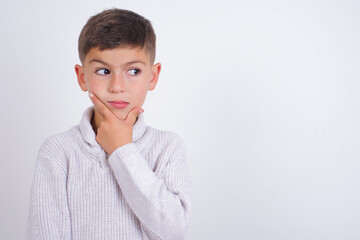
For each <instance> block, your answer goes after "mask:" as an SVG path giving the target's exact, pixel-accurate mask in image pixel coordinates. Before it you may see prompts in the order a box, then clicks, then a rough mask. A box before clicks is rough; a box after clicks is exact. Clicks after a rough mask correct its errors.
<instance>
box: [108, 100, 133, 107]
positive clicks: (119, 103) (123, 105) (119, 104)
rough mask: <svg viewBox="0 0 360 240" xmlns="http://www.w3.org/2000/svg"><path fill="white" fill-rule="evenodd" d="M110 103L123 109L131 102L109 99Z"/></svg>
mask: <svg viewBox="0 0 360 240" xmlns="http://www.w3.org/2000/svg"><path fill="white" fill-rule="evenodd" d="M109 103H110V105H111V106H113V107H114V108H118V109H123V108H126V107H127V106H128V105H129V103H128V102H125V101H122V100H120V101H109Z"/></svg>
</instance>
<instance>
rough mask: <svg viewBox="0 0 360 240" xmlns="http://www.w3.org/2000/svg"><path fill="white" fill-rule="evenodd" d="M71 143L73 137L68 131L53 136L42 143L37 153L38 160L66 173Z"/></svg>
mask: <svg viewBox="0 0 360 240" xmlns="http://www.w3.org/2000/svg"><path fill="white" fill-rule="evenodd" d="M73 143H74V137H73V135H72V134H71V133H70V130H67V131H64V132H61V133H56V134H53V135H51V136H49V137H47V138H46V139H45V140H44V141H43V142H42V144H41V146H40V149H39V151H38V159H43V160H45V161H48V162H49V164H54V165H57V166H58V167H59V168H61V170H62V171H64V172H66V169H67V165H68V161H67V160H68V158H69V155H70V154H69V153H70V149H71V146H72V145H73Z"/></svg>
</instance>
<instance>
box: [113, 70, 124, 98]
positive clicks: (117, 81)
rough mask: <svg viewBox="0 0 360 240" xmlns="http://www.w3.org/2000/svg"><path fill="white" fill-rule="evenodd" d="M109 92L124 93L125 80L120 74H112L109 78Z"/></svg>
mask: <svg viewBox="0 0 360 240" xmlns="http://www.w3.org/2000/svg"><path fill="white" fill-rule="evenodd" d="M109 91H110V92H114V93H118V92H124V91H125V79H124V76H123V75H122V74H121V73H119V74H112V76H111V78H110V84H109Z"/></svg>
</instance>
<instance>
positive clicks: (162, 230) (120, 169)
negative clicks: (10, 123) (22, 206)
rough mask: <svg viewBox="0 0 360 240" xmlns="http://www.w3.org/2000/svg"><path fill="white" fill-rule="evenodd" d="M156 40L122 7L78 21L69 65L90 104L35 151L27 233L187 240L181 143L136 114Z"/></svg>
mask: <svg viewBox="0 0 360 240" xmlns="http://www.w3.org/2000/svg"><path fill="white" fill-rule="evenodd" d="M155 39H156V37H155V34H154V31H153V28H152V26H151V23H150V22H149V21H148V20H147V19H145V18H143V17H142V16H140V15H138V14H136V13H134V12H131V11H127V10H121V9H111V10H105V11H103V12H101V13H100V14H97V15H95V16H93V17H91V18H90V19H89V20H88V22H87V23H86V25H85V26H84V28H83V30H82V31H81V34H80V37H79V57H80V61H81V63H82V66H80V65H76V66H75V71H76V75H77V80H78V83H79V85H80V87H81V89H82V90H83V91H88V92H89V96H90V99H91V101H92V103H93V105H94V106H91V107H89V108H87V109H86V110H85V112H84V114H83V116H82V119H81V121H80V123H79V125H76V126H73V127H72V128H71V129H70V130H68V131H66V132H63V133H59V134H56V135H53V136H51V137H49V138H48V139H46V140H45V141H44V142H43V144H42V146H41V148H40V150H39V152H38V156H37V164H36V167H35V172H34V178H33V183H32V184H33V185H32V188H31V200H30V201H31V202H30V208H29V219H28V229H27V238H28V239H37V240H39V239H47V240H49V239H73V240H75V239H89V240H94V239H106V240H108V239H124V240H130V239H184V238H185V234H186V231H187V228H188V224H189V219H190V216H191V196H190V180H189V175H188V168H187V162H186V160H185V148H184V143H183V141H182V140H181V138H180V137H179V136H177V135H176V134H174V133H171V132H167V131H161V130H157V129H154V128H151V127H148V126H146V125H145V122H144V117H143V115H142V114H141V113H142V112H143V110H142V108H141V107H142V105H143V103H144V101H145V97H146V93H147V91H151V90H153V89H154V88H155V86H156V84H157V81H158V77H159V73H160V69H161V65H160V63H157V64H154V60H155Z"/></svg>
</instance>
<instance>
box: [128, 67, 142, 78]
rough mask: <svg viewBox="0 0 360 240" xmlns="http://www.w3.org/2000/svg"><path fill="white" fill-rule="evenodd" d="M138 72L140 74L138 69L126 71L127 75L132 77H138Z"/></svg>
mask: <svg viewBox="0 0 360 240" xmlns="http://www.w3.org/2000/svg"><path fill="white" fill-rule="evenodd" d="M140 72H141V70H140V69H137V68H134V69H130V70H129V71H128V73H129V74H130V75H132V76H136V75H139V73H140Z"/></svg>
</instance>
